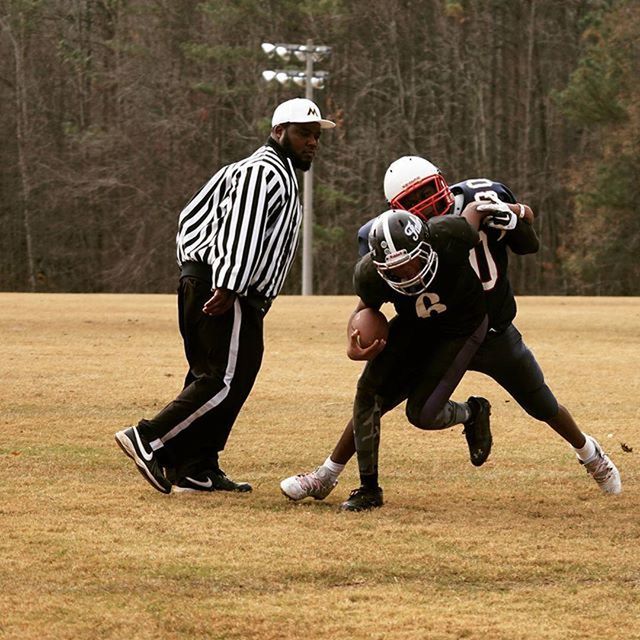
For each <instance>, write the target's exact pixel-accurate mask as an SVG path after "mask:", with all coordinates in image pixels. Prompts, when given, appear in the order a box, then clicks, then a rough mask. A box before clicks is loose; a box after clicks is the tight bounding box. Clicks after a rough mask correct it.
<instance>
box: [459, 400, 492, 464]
mask: <svg viewBox="0 0 640 640" xmlns="http://www.w3.org/2000/svg"><path fill="white" fill-rule="evenodd" d="M467 402H468V403H469V408H470V409H471V417H470V418H469V419H468V420H467V421H466V422H465V423H464V436H465V438H466V439H467V445H468V446H469V457H470V458H471V464H473V465H474V466H476V467H481V466H482V465H483V464H484V463H485V461H486V460H487V458H488V457H489V454H490V453H491V443H492V442H493V439H492V437H491V427H490V424H489V416H490V415H491V405H490V404H489V401H488V400H487V399H486V398H477V397H475V396H471V397H470V398H469V399H468V400H467Z"/></svg>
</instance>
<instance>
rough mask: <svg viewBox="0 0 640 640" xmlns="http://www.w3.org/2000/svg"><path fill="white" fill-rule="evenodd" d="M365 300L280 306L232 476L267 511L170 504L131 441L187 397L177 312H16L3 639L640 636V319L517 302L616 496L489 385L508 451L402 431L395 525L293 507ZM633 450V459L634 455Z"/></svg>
mask: <svg viewBox="0 0 640 640" xmlns="http://www.w3.org/2000/svg"><path fill="white" fill-rule="evenodd" d="M352 305H353V300H352V299H351V298H344V297H327V298H296V297H288V298H285V297H283V298H281V299H280V300H278V302H277V303H276V305H275V306H274V308H273V310H272V311H271V313H270V314H269V316H268V318H267V332H266V334H267V335H266V339H267V353H266V357H265V362H264V367H263V370H262V372H261V374H260V377H259V379H258V382H257V385H256V388H255V390H254V393H253V394H252V396H251V398H250V400H249V401H248V403H247V404H246V406H245V408H244V410H243V412H242V413H241V415H240V418H239V420H238V423H237V424H236V427H235V429H234V431H233V433H232V435H231V438H230V442H229V446H228V450H227V451H226V452H225V453H224V454H223V467H224V468H225V469H227V470H228V471H229V472H230V474H231V475H233V476H234V477H238V478H241V479H248V480H251V481H252V482H253V484H254V492H253V494H251V495H209V496H184V495H171V496H163V495H161V494H160V493H157V492H155V491H153V490H152V489H151V488H150V487H149V486H148V485H147V484H146V483H145V482H144V481H143V480H142V478H141V477H140V475H139V474H138V473H137V472H136V471H135V470H134V467H133V465H132V463H131V462H130V461H129V460H127V459H126V458H125V457H124V456H123V455H122V453H121V452H120V451H119V449H118V448H117V447H116V445H115V443H114V442H113V433H114V431H116V430H117V429H119V428H121V427H122V426H123V425H125V424H126V423H131V422H134V421H137V420H138V419H139V418H140V417H142V416H143V415H147V416H149V415H151V414H152V413H154V412H155V410H157V409H158V408H160V407H161V406H162V405H163V404H164V403H165V402H167V401H168V400H170V399H171V398H172V397H173V395H174V394H175V393H176V392H177V390H178V389H179V387H180V384H181V380H182V375H183V373H184V372H183V367H184V363H183V357H182V351H181V344H180V340H179V337H178V335H177V329H176V324H175V309H174V299H173V297H172V296H152V295H145V296H142V295H140V296H134V295H28V294H0V335H1V337H2V338H1V339H2V343H1V344H2V352H1V353H2V357H1V359H0V376H1V378H2V385H1V388H0V402H1V412H0V423H1V430H0V516H1V523H2V525H1V526H2V540H1V542H0V558H1V560H0V637H2V638H18V639H23V638H24V639H32V638H38V639H48V638H56V639H58V638H69V639H71V638H73V639H74V640H75V639H84V638H101V639H103V638H114V639H115V638H117V639H120V638H140V639H149V638H179V639H191V638H203V639H204V638H207V639H215V638H220V639H221V638H229V639H234V638H239V639H240V638H241V639H245V638H246V639H252V640H253V639H255V640H269V639H289V638H291V639H294V638H295V639H297V638H321V637H325V638H358V639H360V638H393V639H396V638H398V639H409V638H411V639H415V638H429V639H435V640H439V639H443V640H444V639H447V640H448V639H452V638H469V639H479V638H491V639H492V640H502V639H504V640H525V639H526V640H529V639H531V640H533V639H535V640H540V639H552V640H555V639H557V640H561V639H562V640H567V639H582V638H596V637H598V638H599V637H606V638H608V639H617V638H619V639H625V640H626V639H630V638H640V632H639V631H638V611H639V609H638V605H639V600H640V597H639V596H640V562H639V560H638V555H639V553H638V550H639V548H640V545H639V542H640V540H639V538H640V525H639V524H638V504H639V501H638V488H639V486H638V485H639V483H638V456H639V455H640V437H639V436H638V428H637V425H638V422H639V420H640V415H639V407H640V403H639V402H638V397H639V396H640V393H639V392H640V388H639V386H640V383H639V378H638V369H639V360H640V358H639V348H638V345H639V338H638V326H639V323H640V300H639V299H611V298H609V299H606V298H600V299H586V298H572V299H565V298H544V299H542V298H540V299H535V298H530V299H522V300H520V315H519V322H518V326H519V327H520V329H521V330H522V331H523V333H524V335H525V338H526V340H527V342H528V344H529V345H530V346H531V347H532V348H533V349H534V351H535V352H536V354H537V356H538V358H539V360H540V361H541V363H542V364H543V367H544V369H545V372H546V375H547V379H548V380H549V382H550V383H551V386H552V388H553V389H554V390H555V391H556V393H557V395H558V397H559V398H560V399H561V401H562V402H564V403H565V404H566V405H567V406H568V407H569V408H570V409H571V410H572V412H573V413H574V415H575V417H576V419H577V420H578V421H579V423H581V424H582V425H584V428H585V429H586V430H588V431H589V432H590V433H592V434H593V435H595V436H596V437H597V438H599V439H600V441H601V443H602V444H603V445H604V446H605V448H606V449H607V450H609V452H610V453H611V454H612V456H613V457H614V458H615V460H616V462H617V463H618V466H619V468H620V470H621V472H622V475H623V481H624V488H625V491H624V493H623V495H622V496H620V497H617V498H611V497H605V496H603V495H601V494H600V492H599V491H598V489H597V488H596V486H595V484H594V483H593V482H592V481H591V480H590V479H589V478H588V477H587V476H586V474H585V473H584V472H583V471H582V470H581V469H580V468H579V466H578V465H577V463H576V462H575V460H574V458H573V456H572V453H571V452H570V450H569V449H568V447H567V446H566V445H565V444H564V443H563V442H562V441H561V440H560V439H559V438H558V436H556V435H555V434H553V432H552V431H551V430H550V429H548V428H547V427H546V426H544V425H541V424H539V423H536V422H535V421H533V420H532V419H530V418H528V417H527V416H525V415H524V414H523V413H522V411H521V410H520V409H519V408H518V407H517V405H515V403H514V402H513V401H509V399H508V397H507V396H506V395H505V394H504V392H502V390H501V389H499V388H498V387H497V386H496V385H495V384H494V383H492V382H490V381H488V380H486V379H485V378H483V377H481V376H479V375H477V374H469V375H468V376H467V377H466V378H465V380H464V381H463V384H462V386H461V388H460V389H459V390H458V391H457V393H456V397H459V398H466V396H467V395H469V394H470V393H482V394H485V395H487V396H488V397H489V398H490V399H491V401H492V403H493V406H494V411H493V418H494V420H493V430H494V437H495V449H494V453H493V454H492V456H491V458H490V460H489V461H488V462H487V464H486V465H485V466H484V467H482V468H481V469H475V468H473V467H472V466H471V465H470V464H469V463H468V461H467V452H466V446H465V444H464V438H463V437H462V436H461V433H460V429H459V428H456V429H453V430H449V431H445V432H439V433H422V432H419V431H417V430H415V429H412V428H411V427H409V426H408V425H407V424H406V421H405V419H404V415H403V412H402V411H401V410H396V411H395V412H394V413H392V414H391V415H390V416H388V417H387V419H386V420H385V423H384V428H383V442H382V458H381V465H382V468H381V474H382V475H381V481H382V484H383V486H384V488H385V497H386V501H387V504H386V505H385V507H384V508H383V509H380V510H378V511H376V512H374V513H367V514H343V513H338V512H337V511H336V509H337V506H338V504H339V503H340V501H341V500H342V499H343V498H344V497H345V495H346V493H347V491H348V490H349V489H350V488H353V487H354V486H355V485H356V484H357V476H356V470H355V465H353V464H352V465H350V466H349V467H348V469H347V471H346V472H345V473H344V474H343V477H342V478H341V482H340V485H339V486H338V488H337V489H336V491H335V492H334V493H333V494H332V495H331V496H329V498H328V499H327V500H326V501H325V502H312V503H309V504H300V505H295V504H290V503H288V502H286V501H285V500H284V499H283V497H282V496H281V495H280V493H279V488H278V482H279V480H280V479H281V478H282V477H284V476H285V475H289V474H291V473H294V472H297V471H302V470H306V469H309V468H310V467H311V466H313V465H315V464H317V463H319V462H321V461H322V460H323V459H324V458H325V456H326V455H327V454H328V453H329V452H330V450H331V448H332V446H333V444H334V441H335V439H336V438H337V436H338V434H339V433H340V432H341V430H342V428H343V426H344V423H345V420H346V419H347V417H348V415H349V413H350V410H351V400H352V393H353V388H354V384H355V381H356V379H357V376H358V373H359V370H360V365H359V364H357V363H353V362H350V361H348V360H347V358H346V357H345V355H344V342H345V339H344V335H345V328H344V326H345V321H346V318H347V315H348V313H349V311H350V310H351V308H352ZM621 442H624V443H625V444H626V445H628V446H630V447H632V448H633V453H624V452H623V451H622V450H621V446H620V443H621Z"/></svg>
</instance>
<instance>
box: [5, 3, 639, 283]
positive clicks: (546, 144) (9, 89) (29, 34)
mask: <svg viewBox="0 0 640 640" xmlns="http://www.w3.org/2000/svg"><path fill="white" fill-rule="evenodd" d="M0 6H1V7H2V8H1V10H0V61H1V62H0V65H1V66H0V103H1V104H2V110H1V112H0V135H1V139H2V147H1V150H0V153H1V154H2V155H1V158H0V160H1V164H2V174H1V177H0V186H1V190H2V198H0V224H1V227H2V233H1V234H0V238H1V239H0V288H1V289H3V290H16V291H23V290H24V291H98V292H114V291H122V292H133V291H137V292H165V291H171V290H173V289H174V288H175V282H176V276H177V267H176V262H175V255H174V253H175V247H174V238H175V232H176V224H177V215H178V213H179V211H180V209H181V208H182V206H183V205H184V204H185V203H186V202H187V201H188V199H189V198H190V196H191V195H192V193H193V192H194V191H195V190H196V189H197V188H198V187H199V186H201V185H202V184H203V183H204V182H205V181H206V180H207V179H208V177H209V176H210V175H211V174H212V173H213V172H214V171H215V170H216V169H217V168H219V167H220V166H222V165H223V164H226V163H228V162H232V161H235V160H237V159H239V158H241V157H244V156H246V155H248V153H250V152H251V151H253V150H254V149H255V148H256V147H258V146H259V145H260V144H262V143H263V142H264V140H266V138H267V136H268V134H269V127H270V116H271V113H272V111H273V108H274V107H275V105H276V104H277V103H278V102H280V101H282V100H285V99H287V98H290V97H294V96H296V95H303V93H304V90H303V89H300V88H298V87H293V86H281V85H278V84H277V83H276V84H266V83H264V81H263V80H262V78H261V72H262V71H263V70H264V69H267V68H273V66H274V65H279V66H289V67H293V66H295V64H294V63H291V64H289V65H285V63H283V62H280V63H276V62H274V61H270V60H269V59H267V58H266V57H265V55H264V53H263V52H262V51H261V48H260V44H261V42H264V41H270V42H291V43H304V42H306V41H307V39H312V40H313V42H314V43H316V44H325V45H329V46H331V47H332V52H331V56H330V57H329V58H327V59H326V60H324V61H322V62H320V63H318V65H317V66H318V68H321V69H323V70H326V71H328V72H329V73H330V77H329V80H328V81H327V82H326V86H325V88H324V89H323V90H321V91H317V92H316V93H315V95H314V99H315V100H316V101H317V102H318V103H319V105H320V106H321V108H322V110H323V114H324V115H326V116H327V117H330V118H332V119H334V120H335V121H336V122H337V123H338V127H337V129H335V130H334V131H332V132H326V133H325V134H323V139H322V141H321V150H320V153H319V156H318V158H317V160H316V162H315V164H314V213H315V224H314V291H315V292H317V293H320V294H336V293H340V294H342V293H351V291H352V289H351V273H352V267H353V264H354V261H355V259H356V243H355V235H356V232H357V229H358V228H359V226H360V225H361V224H362V223H363V222H365V221H366V220H368V219H369V218H370V217H372V216H373V215H375V214H377V213H379V212H381V211H383V210H384V209H385V208H386V204H385V201H384V196H383V192H382V179H383V176H384V172H385V169H386V167H387V166H388V164H389V163H390V162H391V161H393V160H394V159H396V158H397V157H399V156H401V155H405V154H417V155H423V156H425V157H427V158H428V159H430V160H431V161H432V162H434V163H435V164H436V165H437V166H439V167H440V169H441V170H442V172H443V173H444V175H445V177H446V179H447V180H448V181H449V182H450V183H453V182H457V181H458V180H462V179H466V178H479V177H488V178H491V179H494V180H498V181H501V182H504V183H505V184H507V185H508V186H509V187H510V188H511V189H512V191H513V192H514V193H515V194H516V196H517V197H518V199H520V200H522V201H524V202H527V203H529V204H530V205H531V206H532V208H533V209H534V211H535V212H536V214H537V219H536V223H535V224H536V229H537V231H538V234H539V236H540V239H541V248H540V251H539V253H538V254H536V255H535V256H527V257H525V258H516V259H514V260H513V267H512V273H513V282H514V286H515V289H516V291H517V293H519V294H583V295H637V294H638V293H639V292H640V284H639V282H640V279H639V278H638V277H637V276H638V270H639V269H640V267H639V264H638V263H639V261H638V259H637V256H638V255H639V247H638V244H639V243H640V228H639V227H640V222H639V219H638V216H637V215H636V213H635V211H634V203H635V201H636V200H637V199H638V195H639V194H638V191H639V190H640V179H639V177H640V151H639V149H640V145H639V144H638V142H639V138H640V108H639V105H640V100H639V97H640V96H639V93H640V90H639V86H640V73H639V71H640V69H639V68H638V67H639V65H640V62H639V61H640V55H639V54H640V51H639V49H640V44H639V40H640V39H639V38H638V33H640V3H638V2H634V1H632V0H564V1H563V2H557V1H556V0H367V1H365V0H352V1H348V0H315V1H311V0H235V1H233V2H232V1H230V0H227V1H222V0H206V1H196V0H47V1H44V0H3V1H2V3H0ZM300 271H301V266H300V260H299V259H298V261H297V262H296V264H295V266H294V268H293V270H292V272H291V274H290V276H289V278H288V280H287V284H286V286H285V292H287V293H299V292H300V277H301V275H300Z"/></svg>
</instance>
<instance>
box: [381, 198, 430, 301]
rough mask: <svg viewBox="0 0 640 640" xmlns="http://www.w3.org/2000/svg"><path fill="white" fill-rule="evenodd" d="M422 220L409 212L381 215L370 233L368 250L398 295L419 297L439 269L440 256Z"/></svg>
mask: <svg viewBox="0 0 640 640" xmlns="http://www.w3.org/2000/svg"><path fill="white" fill-rule="evenodd" d="M428 238H429V234H428V231H427V228H426V227H425V226H424V224H423V222H422V220H420V218H418V217H417V216H415V215H413V214H412V213H409V212H408V211H401V210H397V209H390V210H389V211H385V212H384V213H381V214H380V215H379V216H378V217H377V218H376V219H375V220H374V221H373V226H372V227H371V231H370V232H369V250H370V252H371V257H372V259H373V264H374V265H375V267H376V269H377V271H378V273H379V274H380V276H381V277H382V278H383V280H384V281H385V282H386V283H387V284H388V285H389V286H390V287H391V288H392V289H393V290H394V291H397V292H398V293H402V294H404V295H406V296H417V295H419V294H421V293H423V292H424V291H426V290H427V287H428V286H429V285H430V284H431V281H432V280H433V279H434V277H435V275H436V271H437V270H438V254H437V253H436V252H435V251H434V250H433V248H432V247H431V245H430V244H429V242H428Z"/></svg>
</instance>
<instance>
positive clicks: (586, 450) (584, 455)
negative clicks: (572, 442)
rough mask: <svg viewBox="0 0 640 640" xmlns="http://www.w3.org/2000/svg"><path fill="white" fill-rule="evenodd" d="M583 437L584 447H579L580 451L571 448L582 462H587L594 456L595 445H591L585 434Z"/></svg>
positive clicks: (591, 441) (590, 440) (591, 442)
mask: <svg viewBox="0 0 640 640" xmlns="http://www.w3.org/2000/svg"><path fill="white" fill-rule="evenodd" d="M584 437H585V438H586V440H587V441H586V442H585V443H584V447H580V449H577V448H576V447H573V450H574V451H575V452H576V455H577V456H578V458H579V459H580V460H581V461H582V462H589V461H590V460H592V459H593V458H595V456H596V445H595V444H593V440H592V439H591V438H590V437H589V436H588V435H587V434H586V433H585V436H584Z"/></svg>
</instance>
